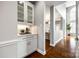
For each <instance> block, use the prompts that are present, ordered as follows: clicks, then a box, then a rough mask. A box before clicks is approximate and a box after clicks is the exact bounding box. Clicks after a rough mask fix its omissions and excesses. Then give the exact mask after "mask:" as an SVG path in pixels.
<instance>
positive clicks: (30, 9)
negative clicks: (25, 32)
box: [24, 2, 34, 24]
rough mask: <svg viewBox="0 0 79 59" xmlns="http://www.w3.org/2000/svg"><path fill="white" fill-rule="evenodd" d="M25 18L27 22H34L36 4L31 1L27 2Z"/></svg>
mask: <svg viewBox="0 0 79 59" xmlns="http://www.w3.org/2000/svg"><path fill="white" fill-rule="evenodd" d="M24 19H25V21H26V22H27V24H34V5H33V4H32V3H30V2H25V9H24Z"/></svg>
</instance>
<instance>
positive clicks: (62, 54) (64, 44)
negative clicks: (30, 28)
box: [27, 36, 76, 58]
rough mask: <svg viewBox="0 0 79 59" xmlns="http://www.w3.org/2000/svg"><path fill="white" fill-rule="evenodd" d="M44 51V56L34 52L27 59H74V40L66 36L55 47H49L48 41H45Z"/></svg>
mask: <svg viewBox="0 0 79 59" xmlns="http://www.w3.org/2000/svg"><path fill="white" fill-rule="evenodd" d="M46 43H47V44H46V50H47V53H46V55H45V56H43V55H41V54H40V53H38V52H34V53H32V54H31V55H29V56H27V58H71V57H72V58H74V57H75V47H76V40H75V39H74V38H73V37H70V36H67V37H66V39H64V40H61V41H60V42H59V43H58V44H57V45H56V46H55V47H51V46H49V40H46Z"/></svg>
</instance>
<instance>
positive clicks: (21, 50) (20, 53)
mask: <svg viewBox="0 0 79 59" xmlns="http://www.w3.org/2000/svg"><path fill="white" fill-rule="evenodd" d="M26 43H27V42H26V40H24V39H20V41H18V42H17V57H18V58H21V57H24V56H25V55H27V44H26Z"/></svg>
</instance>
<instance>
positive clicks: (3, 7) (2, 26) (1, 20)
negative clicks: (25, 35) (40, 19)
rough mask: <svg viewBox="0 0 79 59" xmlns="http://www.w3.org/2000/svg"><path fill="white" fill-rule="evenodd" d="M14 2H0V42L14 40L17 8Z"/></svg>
mask: <svg viewBox="0 0 79 59" xmlns="http://www.w3.org/2000/svg"><path fill="white" fill-rule="evenodd" d="M16 5H17V4H16V2H0V42H1V41H9V40H13V39H15V38H16V36H17V35H16V33H17V32H16V31H17V27H16V26H17V6H16Z"/></svg>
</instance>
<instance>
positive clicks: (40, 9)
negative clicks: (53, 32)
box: [35, 1, 45, 51]
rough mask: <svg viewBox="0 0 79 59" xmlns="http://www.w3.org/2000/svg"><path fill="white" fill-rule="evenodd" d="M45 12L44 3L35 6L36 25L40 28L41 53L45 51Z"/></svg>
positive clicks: (39, 43)
mask: <svg viewBox="0 0 79 59" xmlns="http://www.w3.org/2000/svg"><path fill="white" fill-rule="evenodd" d="M44 10H45V3H44V2H43V1H39V2H37V3H36V5H35V25H37V27H38V28H37V31H38V48H39V49H40V50H41V51H44V50H45V29H44V26H45V24H44V17H45V15H44Z"/></svg>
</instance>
